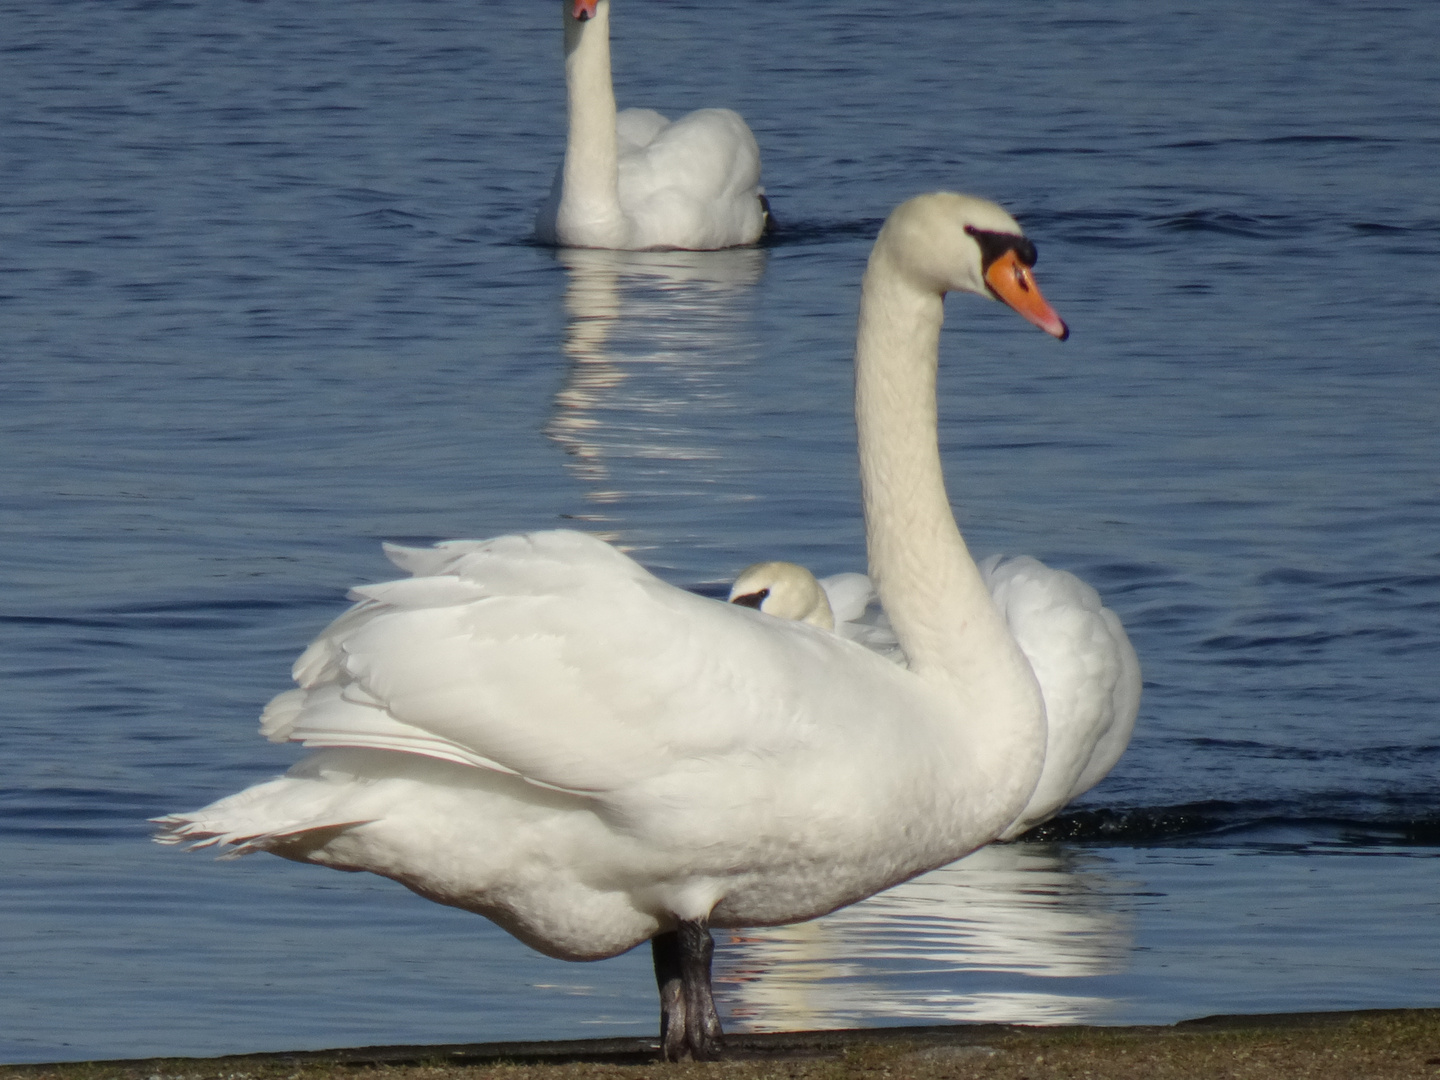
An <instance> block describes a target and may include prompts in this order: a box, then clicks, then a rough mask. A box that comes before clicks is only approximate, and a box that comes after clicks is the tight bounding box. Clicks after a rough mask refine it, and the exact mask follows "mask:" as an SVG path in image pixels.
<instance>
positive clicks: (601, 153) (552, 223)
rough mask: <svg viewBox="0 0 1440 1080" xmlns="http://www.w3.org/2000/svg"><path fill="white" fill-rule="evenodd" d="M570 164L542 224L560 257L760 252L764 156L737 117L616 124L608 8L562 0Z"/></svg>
mask: <svg viewBox="0 0 1440 1080" xmlns="http://www.w3.org/2000/svg"><path fill="white" fill-rule="evenodd" d="M563 4H564V9H565V10H564V19H565V93H566V98H567V105H566V112H567V114H568V117H569V130H568V134H567V136H566V139H565V160H564V161H562V162H561V163H560V168H559V170H558V171H557V172H556V174H555V182H554V184H553V186H552V187H551V190H550V194H549V196H548V197H547V198H546V200H545V202H544V203H543V204H541V206H540V209H539V211H538V213H537V214H536V216H535V237H536V239H538V240H539V241H540V242H541V243H544V244H558V245H561V246H562V247H590V248H616V249H621V250H626V251H639V250H643V249H646V248H689V249H693V250H702V251H709V250H713V249H715V248H727V247H738V246H740V245H742V244H753V243H755V241H757V240H759V239H760V237H761V235H763V234H764V232H765V230H766V227H767V224H768V221H769V204H768V203H766V201H765V196H764V189H763V188H761V187H760V148H759V147H758V146H756V144H755V136H754V135H752V134H751V133H750V129H749V128H748V127H747V126H746V125H745V121H744V120H742V119H741V118H740V116H739V114H738V113H734V112H732V111H731V110H729V109H701V110H699V111H698V112H693V113H690V114H688V115H686V116H682V117H681V118H680V119H679V120H676V121H675V122H674V123H671V122H670V121H669V120H667V119H665V117H663V116H661V115H660V114H659V113H657V112H655V111H653V110H651V109H626V110H625V111H624V112H622V113H620V114H618V116H617V114H616V111H615V89H614V86H613V85H612V83H611V80H610V0H563Z"/></svg>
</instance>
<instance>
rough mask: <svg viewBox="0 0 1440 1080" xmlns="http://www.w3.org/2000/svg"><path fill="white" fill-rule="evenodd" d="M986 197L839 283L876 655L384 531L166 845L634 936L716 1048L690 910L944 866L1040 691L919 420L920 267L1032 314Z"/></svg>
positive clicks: (844, 899) (998, 808) (597, 935)
mask: <svg viewBox="0 0 1440 1080" xmlns="http://www.w3.org/2000/svg"><path fill="white" fill-rule="evenodd" d="M1034 257H1035V252H1034V247H1033V245H1031V243H1030V241H1028V240H1026V239H1025V238H1024V236H1023V235H1022V234H1021V232H1020V227H1019V226H1018V225H1017V224H1016V223H1015V221H1014V219H1013V218H1011V217H1010V216H1009V215H1008V214H1007V213H1005V211H1003V210H1002V209H1000V208H999V207H998V206H995V205H994V204H993V203H989V202H985V201H983V200H980V199H975V198H969V197H966V196H962V195H954V194H946V193H937V194H931V195H924V196H920V197H918V198H916V199H912V200H910V201H909V202H907V203H905V204H903V205H902V206H900V207H899V208H898V209H896V210H895V212H894V213H893V214H891V216H890V218H889V220H888V221H887V222H886V224H885V226H884V227H883V228H882V229H881V231H880V235H879V237H878V238H877V239H876V241H875V246H874V250H873V252H872V254H871V256H870V262H869V267H868V269H867V270H866V272H865V277H864V282H863V285H862V288H861V300H860V319H859V331H858V338H857V342H856V348H855V376H856V389H855V411H856V417H857V421H858V432H859V451H860V471H861V480H862V496H863V502H864V509H865V523H866V537H867V544H868V548H869V553H870V572H871V576H872V577H873V578H874V580H875V582H876V584H877V587H878V589H879V593H880V597H881V599H882V601H883V602H884V605H885V611H886V613H887V614H888V616H889V618H890V621H891V623H892V624H893V626H894V629H895V634H896V637H897V638H898V640H899V641H900V643H901V645H902V646H903V648H904V650H905V653H906V656H907V657H908V658H909V668H908V670H907V669H905V668H901V667H899V666H897V665H896V664H892V663H890V662H888V661H886V660H884V659H882V658H881V657H878V656H875V655H873V654H871V653H869V652H867V651H866V650H865V649H863V648H862V647H860V646H858V645H856V644H854V643H853V642H849V641H845V640H843V639H841V638H839V637H837V636H836V635H834V634H832V633H828V632H826V631H823V630H820V629H818V628H816V627H813V626H808V625H806V624H804V623H799V622H789V621H785V620H781V619H774V618H771V617H769V616H768V615H764V614H762V613H761V612H757V611H751V610H747V609H746V608H744V607H741V606H738V605H734V604H725V603H720V602H718V601H716V600H711V599H707V598H705V597H701V596H697V595H695V594H693V593H690V592H686V591H685V590H683V589H679V588H676V587H674V586H672V585H668V584H666V583H665V582H662V581H660V580H659V579H658V578H656V577H654V576H653V575H651V574H650V573H649V572H647V571H646V570H645V569H644V568H643V567H641V566H640V565H638V564H637V563H635V562H634V561H633V560H631V559H630V558H628V557H627V556H625V555H623V554H621V553H620V552H619V551H617V550H615V549H614V548H613V547H611V546H609V545H608V544H605V543H603V542H601V541H600V540H597V539H595V538H594V537H591V536H587V535H585V534H583V533H577V532H568V531H555V532H539V533H530V534H526V535H512V536H501V537H498V538H495V539H491V540H459V541H449V542H446V543H441V544H437V545H436V546H434V547H431V548H407V547H395V546H389V547H387V548H386V551H387V553H388V555H389V556H390V558H391V560H392V561H394V562H395V563H396V564H397V565H398V566H400V568H401V569H403V570H406V571H408V572H409V573H410V574H411V575H412V576H411V577H409V578H405V579H402V580H397V581H389V582H385V583H382V584H376V585H364V586H361V587H359V588H357V589H355V590H354V592H353V593H352V596H353V598H354V599H355V601H356V603H355V604H354V606H353V607H351V608H350V609H349V610H348V611H346V612H345V613H344V614H342V615H341V616H340V617H339V618H337V619H336V620H335V621H334V622H333V623H331V624H330V626H329V627H328V628H327V629H325V630H324V631H323V632H322V633H321V634H320V636H319V637H318V638H317V639H316V640H315V641H314V642H313V643H312V644H311V645H310V647H309V648H308V649H306V650H305V652H304V653H303V654H302V655H301V657H300V659H299V660H298V661H297V662H296V664H295V668H294V676H295V681H296V683H297V684H298V687H299V688H298V689H295V690H290V691H288V692H286V693H283V694H281V695H279V696H278V697H277V698H275V699H274V700H273V701H272V702H271V703H270V705H269V706H268V707H267V708H266V709H265V712H264V714H263V715H262V717H261V730H262V731H263V732H264V734H265V735H266V736H267V737H269V738H270V739H272V740H276V741H282V740H290V741H295V742H300V743H303V744H304V745H306V746H308V747H311V748H313V749H314V750H315V752H314V753H312V754H310V755H309V756H307V757H306V758H304V759H303V760H301V761H300V762H299V763H298V764H296V765H295V767H294V768H292V769H291V770H290V771H289V773H287V774H286V775H285V776H283V777H280V778H278V779H275V780H271V781H269V782H267V783H262V784H258V785H256V786H254V787H251V788H247V789H246V790H244V791H241V792H240V793H238V794H236V795H231V796H229V797H227V798H224V799H221V800H219V801H218V802H215V803H212V804H211V805H209V806H207V807H204V808H203V809H200V810H195V811H191V812H189V813H181V814H171V815H168V816H166V817H163V818H160V819H158V822H159V824H160V825H161V827H162V828H161V832H160V834H159V836H157V839H158V840H160V841H161V842H162V843H181V842H186V841H191V842H197V846H201V847H203V846H207V845H211V844H228V845H233V850H232V852H231V854H234V855H240V854H245V853H247V852H252V851H270V852H273V853H275V854H277V855H281V856H283V857H285V858H288V859H294V860H296V861H300V862H312V863H318V864H320V865H324V866H331V867H335V868H337V869H343V870H368V871H371V872H372V873H376V874H381V875H383V876H385V877H389V878H393V879H395V880H396V881H399V882H400V883H401V884H403V885H406V886H407V887H409V888H410V889H412V890H414V891H415V892H417V893H419V894H420V895H422V896H424V897H426V898H428V899H430V900H434V901H436V902H438V903H442V904H449V905H451V906H454V907H459V908H464V909H466V910H469V911H473V912H477V913H479V914H481V915H485V916H487V917H488V918H490V919H492V920H494V921H495V922H496V923H497V924H499V925H500V926H501V927H503V928H504V929H505V930H507V931H509V932H510V933H512V934H514V935H515V936H516V937H518V938H519V939H520V940H521V941H523V942H525V943H526V944H528V945H530V946H532V947H534V948H536V949H538V950H540V951H541V952H544V953H546V954H548V955H550V956H555V957H561V958H564V959H568V960H598V959H600V958H602V957H607V956H614V955H616V954H617V953H621V952H624V951H625V950H627V949H630V948H632V947H633V946H635V945H636V944H638V943H639V942H642V941H645V940H646V939H649V940H650V942H651V949H652V953H653V958H654V962H655V972H656V980H657V982H658V984H659V988H660V1000H661V1047H662V1053H663V1054H664V1056H665V1057H666V1058H669V1059H675V1060H683V1059H685V1058H690V1057H694V1058H709V1057H713V1056H715V1054H716V1053H717V1052H718V1049H719V1045H720V1037H721V1034H720V1024H719V1021H718V1019H717V1017H716V1013H715V1007H714V1003H713V1000H712V998H711V990H710V958H711V953H712V950H713V941H712V939H711V936H710V929H709V928H710V927H724V928H732V927H747V926H763V925H775V924H781V923H789V922H797V921H800V920H804V919H811V918H815V917H816V916H819V915H824V914H825V913H827V912H830V911H834V910H835V909H836V908H839V907H843V906H845V905H846V904H851V903H854V902H855V901H857V900H860V899H863V898H864V897H866V896H869V895H871V894H872V893H876V892H878V891H880V890H881V889H885V888H888V887H889V886H891V885H894V884H896V883H897V882H901V881H904V880H906V879H907V878H910V877H914V876H915V875H916V874H919V873H922V872H923V871H926V870H929V869H932V868H934V867H937V866H942V865H944V864H945V863H948V862H952V861H954V860H955V859H958V858H959V857H960V856H962V855H965V854H966V853H968V852H970V851H973V850H975V849H976V848H978V847H980V846H981V845H983V844H986V843H988V842H990V841H991V840H993V839H994V838H995V837H997V836H999V835H1000V834H1001V833H1002V832H1004V831H1005V829H1006V828H1007V827H1008V826H1009V825H1010V823H1011V822H1012V821H1014V820H1015V818H1016V817H1017V816H1018V815H1019V814H1020V813H1021V811H1022V810H1023V809H1024V807H1025V805H1026V803H1027V802H1028V801H1029V799H1030V796H1031V793H1032V792H1033V791H1034V789H1035V785H1036V782H1037V781H1038V780H1039V777H1040V770H1041V765H1042V763H1043V761H1044V757H1045V710H1044V705H1043V703H1042V701H1041V696H1040V688H1039V685H1038V684H1037V682H1036V680H1035V675H1034V673H1033V671H1032V670H1031V668H1030V664H1029V662H1028V661H1027V660H1026V659H1025V654H1024V653H1023V652H1022V651H1021V649H1020V647H1019V645H1017V644H1016V642H1015V639H1014V637H1013V636H1012V635H1011V633H1010V631H1009V629H1008V628H1007V627H1006V625H1005V621H1004V619H1003V618H1002V616H1001V614H1000V612H999V610H998V609H997V608H996V606H995V604H994V603H993V602H992V601H991V599H990V593H989V590H988V589H987V588H986V586H985V582H984V578H983V577H982V575H981V574H980V571H979V570H978V569H977V567H976V565H975V563H974V561H973V560H972V559H971V558H970V555H969V553H968V551H967V550H966V547H965V542H964V540H962V539H961V536H960V532H959V529H958V528H957V527H956V525H955V519H954V517H953V515H952V514H951V511H950V504H949V501H948V499H947V497H946V493H945V484H944V479H943V477H942V475H941V466H940V454H939V448H938V445H937V442H936V416H935V374H936V363H937V359H938V346H939V337H940V325H941V321H942V319H943V315H944V310H943V303H944V294H945V293H946V292H947V291H949V290H954V289H958V290H962V291H965V292H971V293H977V294H979V295H982V296H984V295H992V296H996V297H998V298H1000V299H1002V300H1004V301H1006V302H1007V303H1008V304H1010V305H1011V306H1012V307H1013V308H1015V309H1016V310H1017V311H1018V312H1019V313H1020V314H1022V315H1024V316H1025V317H1026V318H1027V319H1029V320H1030V321H1031V322H1033V323H1035V324H1036V325H1037V326H1040V327H1041V328H1043V329H1044V330H1046V331H1047V332H1049V333H1051V334H1053V335H1055V336H1056V337H1060V338H1063V337H1065V336H1066V333H1067V331H1066V328H1065V324H1064V323H1063V322H1062V321H1061V320H1060V318H1059V316H1058V315H1056V314H1055V312H1054V311H1053V310H1052V309H1051V308H1050V306H1049V305H1048V304H1047V303H1046V302H1045V301H1044V300H1043V299H1042V298H1041V296H1040V293H1039V291H1038V289H1037V288H1036V286H1035V283H1034V279H1033V277H1032V276H1031V272H1030V264H1031V263H1033V262H1034Z"/></svg>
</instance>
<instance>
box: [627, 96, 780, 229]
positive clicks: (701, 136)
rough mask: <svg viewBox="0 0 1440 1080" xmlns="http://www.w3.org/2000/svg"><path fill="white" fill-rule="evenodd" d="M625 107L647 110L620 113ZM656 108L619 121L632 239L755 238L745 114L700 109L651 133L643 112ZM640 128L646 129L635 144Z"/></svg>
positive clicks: (754, 178) (755, 195) (756, 179)
mask: <svg viewBox="0 0 1440 1080" xmlns="http://www.w3.org/2000/svg"><path fill="white" fill-rule="evenodd" d="M632 111H633V112H638V113H648V110H628V109H627V110H626V114H628V113H630V112H632ZM658 115H659V114H649V117H644V116H642V117H640V118H638V119H636V120H635V122H634V123H633V125H620V130H621V132H622V140H621V155H620V203H621V208H622V209H623V210H624V212H625V216H626V218H628V219H629V220H630V221H631V222H632V223H633V224H634V227H635V230H636V243H635V246H636V247H688V248H703V247H710V246H729V245H732V244H735V243H744V242H747V241H753V240H754V239H756V238H758V237H759V236H760V232H761V229H762V228H763V225H764V220H763V211H762V209H761V206H760V199H759V196H760V148H759V146H758V145H757V144H756V142H755V136H754V135H753V134H751V132H750V128H749V127H748V126H747V125H746V123H745V121H744V120H743V119H741V118H740V116H739V114H737V113H735V112H732V111H731V110H729V109H701V110H699V111H697V112H693V113H689V114H688V115H686V116H682V117H681V118H680V119H678V120H676V121H675V122H674V123H672V124H668V125H665V126H664V127H663V128H660V129H659V130H656V131H654V132H653V133H651V132H650V131H649V130H648V124H649V123H653V120H651V119H650V118H651V117H656V116H658ZM662 119H663V118H662ZM642 121H646V123H642ZM627 126H633V127H634V128H635V129H636V130H635V131H630V132H627V130H626V128H627ZM645 134H651V137H650V138H649V139H648V140H646V141H645V142H644V143H643V144H639V145H637V143H638V140H639V138H641V137H643V135H645Z"/></svg>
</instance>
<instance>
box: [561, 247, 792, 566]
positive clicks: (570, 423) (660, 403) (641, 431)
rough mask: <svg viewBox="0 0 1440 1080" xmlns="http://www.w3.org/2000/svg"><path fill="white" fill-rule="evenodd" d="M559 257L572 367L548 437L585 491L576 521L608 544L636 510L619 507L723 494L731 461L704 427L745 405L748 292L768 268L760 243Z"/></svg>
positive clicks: (751, 351)
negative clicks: (741, 381) (742, 382)
mask: <svg viewBox="0 0 1440 1080" xmlns="http://www.w3.org/2000/svg"><path fill="white" fill-rule="evenodd" d="M557 257H558V258H559V260H560V262H561V264H562V265H563V266H564V267H565V268H566V270H567V271H568V272H569V283H568V285H567V287H566V289H565V311H566V314H567V316H568V318H567V324H566V331H565V342H564V351H565V355H566V357H567V359H568V360H569V370H568V372H567V374H566V379H565V384H564V386H562V387H561V389H560V391H559V392H558V393H557V394H556V395H555V411H554V415H553V416H552V418H551V420H550V422H549V424H547V425H546V428H545V434H546V435H548V436H549V437H550V438H551V439H554V440H555V441H556V442H557V443H559V444H560V445H561V447H562V448H563V449H564V450H565V453H566V454H567V455H568V456H569V458H570V466H571V470H572V471H573V472H574V473H575V475H576V476H577V477H578V478H579V480H580V482H581V484H582V486H583V488H584V499H585V501H586V503H587V506H586V509H585V510H584V512H582V513H578V514H573V515H571V516H572V518H574V519H577V520H579V521H582V522H586V523H589V524H591V525H592V526H594V525H599V526H601V530H595V529H593V528H592V529H591V531H595V532H596V535H598V536H601V537H602V538H603V539H606V540H610V541H612V542H614V541H616V540H619V539H621V536H620V535H619V530H620V529H621V525H620V522H621V521H622V520H623V521H624V522H625V523H626V525H631V524H634V522H633V521H632V517H633V515H632V513H631V510H633V509H635V507H631V508H628V509H625V510H622V509H621V508H620V507H619V506H618V505H616V504H620V503H627V502H634V503H637V504H647V503H650V502H654V503H656V504H657V506H658V507H659V508H662V509H663V508H665V507H669V508H671V509H673V507H674V506H675V505H677V503H678V502H679V501H680V500H679V499H678V498H677V496H683V495H696V494H702V495H704V496H705V497H706V498H707V499H710V500H714V499H716V498H717V497H720V498H723V497H724V493H723V486H724V481H725V480H726V479H727V478H728V475H729V473H730V472H732V471H738V470H735V466H734V465H729V466H727V464H726V462H725V461H724V460H723V459H722V456H721V452H720V450H719V445H720V443H721V442H722V439H721V438H720V437H718V436H717V437H715V438H709V439H707V438H706V432H707V429H713V428H714V427H715V426H716V424H717V422H718V423H719V424H724V425H725V426H729V421H727V420H725V419H723V414H729V413H735V414H737V415H738V414H739V412H740V411H741V409H742V408H743V406H744V402H743V401H742V399H741V398H740V397H739V395H738V393H736V392H735V390H734V389H733V388H734V387H735V386H737V385H738V377H737V375H736V373H735V369H736V368H739V367H746V366H748V365H749V364H750V363H751V362H753V361H754V360H755V359H756V356H757V353H758V346H757V345H756V344H755V342H754V340H753V338H752V337H751V336H750V334H749V333H748V320H749V312H750V303H749V299H748V295H747V294H748V293H749V292H750V289H751V287H752V286H753V285H755V283H756V282H758V281H759V280H760V278H761V276H762V275H763V273H764V271H765V259H766V253H765V251H764V249H762V248H735V249H731V250H729V251H601V250H591V249H586V248H571V249H563V250H561V251H560V252H559V253H558V256H557ZM621 472H623V478H622V476H621V475H617V474H618V473H621ZM717 485H718V486H719V487H720V488H721V489H722V490H721V491H719V492H717V490H716V488H717ZM606 526H608V527H609V528H610V529H612V530H617V531H616V532H614V533H607V532H605V531H603V529H604V527H606Z"/></svg>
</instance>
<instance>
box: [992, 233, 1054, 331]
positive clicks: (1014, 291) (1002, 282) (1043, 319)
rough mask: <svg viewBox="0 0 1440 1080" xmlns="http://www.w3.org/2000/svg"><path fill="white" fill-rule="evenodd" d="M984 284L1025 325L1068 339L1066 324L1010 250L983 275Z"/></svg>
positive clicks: (1029, 272) (1029, 270)
mask: <svg viewBox="0 0 1440 1080" xmlns="http://www.w3.org/2000/svg"><path fill="white" fill-rule="evenodd" d="M985 284H987V285H989V286H990V289H991V291H993V292H994V293H995V295H996V296H998V297H999V298H1000V299H1001V300H1003V301H1005V303H1007V304H1009V305H1010V306H1011V307H1012V308H1014V309H1015V311H1016V312H1017V313H1018V314H1019V315H1020V317H1021V318H1022V319H1024V320H1025V321H1026V322H1029V323H1034V324H1035V325H1036V326H1038V327H1039V328H1040V329H1041V330H1044V331H1045V332H1046V333H1047V334H1051V335H1053V336H1055V337H1057V338H1059V339H1060V340H1061V341H1064V340H1065V339H1066V338H1067V337H1069V336H1070V328H1069V327H1068V326H1066V325H1065V320H1064V319H1062V318H1060V316H1059V315H1057V314H1055V309H1054V308H1052V307H1051V306H1050V305H1049V304H1048V303H1046V302H1045V297H1043V296H1041V295H1040V286H1039V285H1036V284H1035V272H1034V271H1033V270H1031V269H1030V267H1028V266H1026V265H1025V264H1024V263H1023V262H1021V261H1020V257H1019V256H1018V255H1017V254H1015V252H1014V251H1013V250H1012V251H1007V252H1005V254H1003V255H1001V256H1000V257H999V258H998V259H996V260H995V261H994V262H992V263H991V264H990V267H989V269H987V270H986V271H985Z"/></svg>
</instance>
